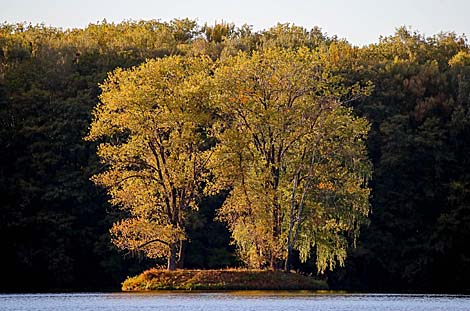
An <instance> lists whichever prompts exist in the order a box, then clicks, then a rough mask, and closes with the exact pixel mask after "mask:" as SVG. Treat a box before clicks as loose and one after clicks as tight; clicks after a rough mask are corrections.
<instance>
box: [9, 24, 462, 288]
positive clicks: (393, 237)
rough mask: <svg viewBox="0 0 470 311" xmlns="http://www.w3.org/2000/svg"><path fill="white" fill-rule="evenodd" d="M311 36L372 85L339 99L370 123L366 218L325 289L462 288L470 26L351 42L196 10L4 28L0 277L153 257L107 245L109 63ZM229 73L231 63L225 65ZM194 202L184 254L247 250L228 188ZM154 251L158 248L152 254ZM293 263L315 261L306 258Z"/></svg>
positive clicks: (78, 277)
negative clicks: (228, 221) (99, 179)
mask: <svg viewBox="0 0 470 311" xmlns="http://www.w3.org/2000/svg"><path fill="white" fill-rule="evenodd" d="M301 48H306V49H308V50H311V51H314V52H315V53H317V55H319V57H320V58H321V59H322V62H323V63H324V64H326V67H327V69H328V71H329V72H331V73H332V74H333V75H334V76H335V77H337V79H338V80H339V81H340V82H341V84H343V85H345V86H349V87H354V85H357V84H360V85H369V86H370V87H371V91H370V94H367V96H358V97H357V98H354V100H350V101H347V105H349V106H350V107H351V108H352V111H353V113H354V114H355V115H356V116H357V117H361V118H366V119H367V120H368V121H369V122H370V124H371V129H370V131H369V135H368V139H367V150H368V155H369V158H370V160H371V162H372V165H373V173H372V178H371V180H370V182H369V186H370V188H371V200H370V203H371V212H370V217H369V223H368V224H367V225H364V226H363V227H362V229H361V234H360V236H359V238H358V239H357V242H356V245H355V247H351V248H350V249H348V258H347V259H346V263H345V267H344V268H337V269H335V270H334V271H332V272H327V273H326V274H323V275H322V277H323V278H325V279H327V280H328V282H329V284H330V286H331V287H332V288H337V289H354V290H368V291H435V292H465V291H469V290H470V288H469V285H468V284H469V281H470V251H469V249H468V248H467V247H466V246H467V243H466V241H468V240H469V238H470V201H469V199H470V197H469V194H470V193H469V190H468V189H469V185H470V163H468V161H469V160H468V157H467V153H468V151H469V147H470V141H469V137H470V136H469V130H470V112H469V104H470V49H469V46H468V43H467V41H466V38H465V37H460V36H456V35H455V34H453V33H442V34H438V35H435V36H432V37H424V36H423V35H421V34H419V33H416V32H411V31H410V30H408V29H406V28H399V29H397V31H396V33H395V35H393V36H390V37H384V38H381V39H380V42H379V43H377V44H371V45H369V46H364V47H355V46H352V45H351V44H349V43H348V42H347V41H345V40H340V39H338V38H336V37H334V36H333V37H330V36H327V35H326V34H324V33H322V31H321V30H320V29H318V28H314V29H312V30H307V29H304V28H301V27H296V26H292V25H284V24H279V25H277V26H275V27H273V28H271V29H268V30H265V31H259V32H255V31H253V30H252V29H251V27H249V26H246V25H245V26H241V27H236V26H235V25H232V24H224V23H222V24H215V25H212V26H210V25H204V26H201V25H197V23H196V22H194V21H191V20H186V19H185V20H173V21H171V22H159V21H139V22H134V21H128V22H123V23H120V24H110V23H107V22H106V21H103V22H102V23H99V24H91V25H89V26H88V27H87V28H85V29H73V30H62V29H58V28H52V27H46V26H43V25H38V26H33V25H26V24H17V25H10V24H3V25H1V28H0V60H1V62H0V120H1V124H2V127H1V128H0V148H1V150H0V154H1V159H0V195H1V198H2V199H1V203H0V208H1V216H0V217H1V222H0V239H1V245H2V255H1V263H2V265H1V267H2V268H1V269H2V270H1V271H2V276H3V280H2V283H1V285H0V290H2V291H18V290H21V291H37V290H41V291H45V290H98V289H100V290H103V289H115V288H118V287H119V283H120V282H122V281H123V280H124V278H125V277H126V276H129V275H133V274H136V273H138V272H141V271H142V270H144V269H145V268H148V267H152V266H155V261H153V260H149V259H145V258H143V257H139V256H135V254H132V253H127V252H123V251H120V250H118V249H117V248H116V247H115V246H113V244H112V243H111V237H110V232H109V230H110V228H111V227H112V225H113V223H115V222H116V221H117V220H119V219H122V218H124V217H125V216H126V215H124V213H123V211H121V210H119V209H117V208H115V207H113V206H111V205H110V204H109V203H108V199H109V198H108V197H107V195H106V192H105V190H104V189H103V188H100V187H96V186H95V185H94V184H93V182H92V181H91V180H90V178H91V177H92V176H93V175H96V174H99V173H100V172H102V171H103V164H102V163H101V162H100V161H99V158H98V156H97V154H96V147H97V142H95V141H88V140H84V137H85V136H86V135H87V134H88V133H89V127H90V124H91V121H92V111H93V108H94V107H95V106H96V104H97V103H98V97H99V96H100V93H101V89H100V86H99V85H100V84H102V83H103V81H104V80H105V79H106V77H107V76H108V73H109V72H111V71H113V70H115V69H116V68H123V69H126V68H133V67H135V66H138V65H140V64H141V63H143V62H145V61H146V60H149V59H154V58H164V57H167V56H197V55H207V56H209V58H210V59H212V60H213V61H217V60H222V61H223V60H224V59H228V58H229V57H231V56H235V55H237V54H238V52H239V51H243V52H245V53H246V54H247V55H250V54H255V52H256V51H260V50H266V49H291V50H298V49H301ZM227 75H228V76H227V77H230V75H229V74H227ZM199 200H200V201H199V204H198V205H199V212H198V213H194V214H191V215H189V217H190V221H188V224H189V225H188V228H187V234H188V239H189V240H190V243H189V244H188V245H187V247H186V248H185V250H184V251H185V254H186V255H185V261H184V263H183V264H182V266H183V267H185V268H224V267H233V266H240V265H242V263H241V262H240V260H239V259H238V258H237V256H236V254H235V248H234V245H232V244H231V243H230V233H229V231H228V230H227V228H226V226H225V225H224V224H223V223H222V222H220V221H216V220H215V216H216V214H217V211H218V210H219V209H220V208H221V206H222V205H223V203H224V201H225V200H226V193H224V192H220V193H218V194H216V195H215V194H214V195H206V196H205V197H202V198H200V199H199ZM158 264H163V265H164V262H161V263H158ZM292 265H293V267H294V268H295V269H296V270H299V271H303V272H305V273H313V274H316V273H317V270H316V268H315V267H316V266H315V264H312V263H309V262H307V263H301V262H298V261H297V260H294V262H293V263H292Z"/></svg>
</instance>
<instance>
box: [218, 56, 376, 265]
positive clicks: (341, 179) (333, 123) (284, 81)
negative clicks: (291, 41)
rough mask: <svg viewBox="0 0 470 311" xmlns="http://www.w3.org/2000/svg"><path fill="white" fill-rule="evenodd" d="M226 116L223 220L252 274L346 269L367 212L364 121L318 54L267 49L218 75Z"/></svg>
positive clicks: (357, 91) (221, 156) (355, 92)
mask: <svg viewBox="0 0 470 311" xmlns="http://www.w3.org/2000/svg"><path fill="white" fill-rule="evenodd" d="M215 81H216V85H217V89H218V90H219V93H218V94H217V96H214V98H215V100H216V102H217V103H218V106H219V109H220V110H221V113H222V115H223V116H224V120H225V121H224V122H222V123H221V124H220V125H219V131H218V133H219V134H218V140H219V141H220V144H219V145H218V147H217V152H216V155H217V156H216V157H215V158H214V159H215V160H214V165H213V171H214V174H215V176H216V183H215V185H216V186H217V187H221V188H224V187H230V188H231V189H232V190H231V192H230V195H229V196H228V198H227V200H226V201H225V203H224V205H223V206H222V208H221V210H220V213H219V217H220V219H222V220H224V221H225V222H227V224H228V226H229V229H230V231H231V232H232V236H233V239H234V241H235V243H236V245H237V246H238V251H239V254H240V256H241V258H242V259H243V260H244V261H245V262H246V263H247V264H248V265H249V266H251V267H256V268H262V267H266V266H267V265H269V266H270V267H271V268H272V269H278V268H280V267H281V266H282V265H283V264H284V267H285V269H286V270H289V269H290V262H291V261H290V260H291V258H292V256H293V252H294V251H298V252H300V259H301V260H302V261H305V260H307V259H308V258H309V257H310V256H311V255H313V254H316V263H317V268H318V271H320V272H323V271H324V270H325V269H327V268H329V269H333V268H334V266H335V263H336V262H339V264H343V263H344V260H345V257H346V247H347V245H348V238H352V240H354V239H355V238H357V236H358V234H359V227H360V226H361V224H363V223H365V222H366V219H367V216H368V212H369V203H368V197H369V189H368V188H367V185H366V183H367V180H368V178H369V175H370V171H371V167H370V164H369V161H368V160H367V156H366V149H365V145H364V138H365V137H366V134H367V132H368V123H367V121H366V120H365V119H362V118H356V117H353V116H352V114H351V110H350V109H348V108H346V107H344V106H343V104H342V102H341V100H342V99H345V98H346V96H347V94H349V97H348V98H349V99H352V98H353V97H356V96H360V95H361V94H364V93H365V92H367V89H363V88H360V87H358V86H355V87H353V88H349V89H347V88H345V87H343V86H342V85H341V83H340V81H339V80H338V79H337V77H334V76H332V75H330V74H329V73H328V72H327V71H326V70H325V66H323V64H322V57H321V56H320V55H319V53H316V52H312V51H311V50H310V49H308V48H299V49H282V48H267V49H265V50H264V51H260V52H253V53H252V55H251V56H250V55H248V54H245V53H240V54H238V55H237V56H235V57H231V58H229V59H228V60H226V61H225V62H224V64H223V65H222V66H221V67H220V68H219V69H218V70H217V71H216V73H215Z"/></svg>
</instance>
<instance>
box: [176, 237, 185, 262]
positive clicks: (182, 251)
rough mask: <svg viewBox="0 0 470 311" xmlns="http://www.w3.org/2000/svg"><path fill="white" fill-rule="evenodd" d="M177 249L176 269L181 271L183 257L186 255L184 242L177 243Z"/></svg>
mask: <svg viewBox="0 0 470 311" xmlns="http://www.w3.org/2000/svg"><path fill="white" fill-rule="evenodd" d="M179 244H180V245H179V249H178V260H177V261H176V267H177V268H178V269H183V267H184V257H185V254H186V241H183V240H181V241H180V242H179Z"/></svg>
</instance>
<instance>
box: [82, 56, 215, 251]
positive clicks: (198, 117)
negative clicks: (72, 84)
mask: <svg viewBox="0 0 470 311" xmlns="http://www.w3.org/2000/svg"><path fill="white" fill-rule="evenodd" d="M211 67H212V62H211V60H210V59H208V58H207V57H198V58H182V57H176V56H175V57H167V58H164V59H159V60H150V61H148V62H146V63H144V64H142V65H141V66H139V67H135V68H132V69H129V70H122V69H118V70H116V71H114V72H113V73H112V74H110V75H109V77H108V79H107V80H106V81H105V82H104V83H103V85H102V86H101V88H102V91H103V93H102V95H101V97H100V100H101V103H100V104H99V105H98V106H97V107H96V108H95V110H94V114H93V122H92V124H91V127H90V132H89V135H88V136H87V139H88V140H92V141H97V140H101V139H105V140H106V141H108V142H106V143H102V144H100V146H99V147H98V155H99V157H100V158H101V160H102V162H103V163H104V164H106V165H107V166H106V170H105V171H104V172H103V173H101V174H97V175H95V176H94V177H93V178H92V180H93V181H94V182H95V183H97V184H100V185H102V186H104V187H105V188H106V189H107V191H108V194H109V195H110V197H111V199H110V202H111V203H112V204H113V205H116V206H119V207H121V208H123V209H125V210H127V211H128V212H129V213H130V216H131V217H130V218H128V219H124V220H122V221H120V222H118V223H116V224H115V225H114V226H113V228H112V229H111V233H112V236H113V243H115V244H116V245H117V246H118V247H119V248H121V249H128V250H131V251H143V252H144V253H145V254H146V255H147V256H148V257H151V258H156V257H162V256H166V254H167V253H168V252H169V248H168V244H172V243H176V242H178V241H181V240H183V239H185V235H184V224H185V218H186V214H187V212H188V210H189V209H195V208H197V205H196V199H197V198H198V196H199V195H200V193H199V188H201V187H202V185H203V183H204V182H205V181H206V179H207V175H208V170H207V164H208V158H209V155H210V153H211V151H210V148H211V147H212V146H211V145H210V143H209V142H208V139H209V138H210V136H209V135H208V133H209V132H210V131H211V129H210V127H211V125H212V124H211V122H212V119H213V117H212V107H211V106H210V103H209V90H210V89H211V79H210V78H209V71H210V70H211Z"/></svg>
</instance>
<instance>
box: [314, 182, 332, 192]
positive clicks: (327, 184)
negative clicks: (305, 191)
mask: <svg viewBox="0 0 470 311" xmlns="http://www.w3.org/2000/svg"><path fill="white" fill-rule="evenodd" d="M317 188H318V189H320V190H329V191H333V190H335V187H334V185H333V183H332V182H320V183H318V185H317Z"/></svg>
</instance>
